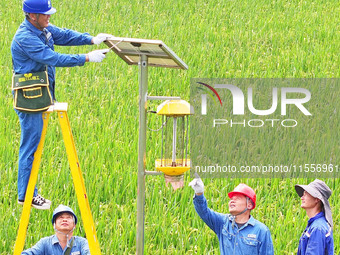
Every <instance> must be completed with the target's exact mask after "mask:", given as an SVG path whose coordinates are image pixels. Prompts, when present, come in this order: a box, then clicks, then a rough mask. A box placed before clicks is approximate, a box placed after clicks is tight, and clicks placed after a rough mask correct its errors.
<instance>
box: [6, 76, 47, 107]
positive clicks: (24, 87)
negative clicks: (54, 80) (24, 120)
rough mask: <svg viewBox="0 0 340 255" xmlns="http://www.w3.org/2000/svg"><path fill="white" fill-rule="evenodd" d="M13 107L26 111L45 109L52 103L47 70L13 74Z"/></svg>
mask: <svg viewBox="0 0 340 255" xmlns="http://www.w3.org/2000/svg"><path fill="white" fill-rule="evenodd" d="M12 90H13V94H14V102H13V105H14V108H15V109H17V110H19V111H22V112H26V113H38V112H44V111H46V110H47V109H48V108H49V107H50V106H51V105H52V104H53V100H52V96H51V93H50V89H49V81H48V75H47V70H45V71H42V72H35V73H25V74H13V78H12Z"/></svg>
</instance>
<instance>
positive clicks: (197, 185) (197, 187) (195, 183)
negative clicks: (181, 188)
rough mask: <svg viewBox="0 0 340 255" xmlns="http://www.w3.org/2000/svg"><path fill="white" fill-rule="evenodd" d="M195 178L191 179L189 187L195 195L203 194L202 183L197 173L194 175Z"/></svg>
mask: <svg viewBox="0 0 340 255" xmlns="http://www.w3.org/2000/svg"><path fill="white" fill-rule="evenodd" d="M195 176H196V178H195V179H193V180H192V181H191V182H190V183H189V186H190V187H191V188H193V190H194V191H195V193H196V194H200V193H203V192H204V183H203V181H202V179H201V178H200V177H199V175H198V174H197V173H195Z"/></svg>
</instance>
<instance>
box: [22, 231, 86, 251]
mask: <svg viewBox="0 0 340 255" xmlns="http://www.w3.org/2000/svg"><path fill="white" fill-rule="evenodd" d="M71 240H72V239H71ZM71 240H70V242H69V245H70V243H71ZM66 249H67V246H66V247H65V249H64V250H63V249H62V248H61V246H60V244H59V240H58V238H57V236H56V235H53V236H49V237H44V238H42V239H40V240H39V242H37V244H36V245H34V246H33V247H32V248H30V249H28V250H25V251H23V252H22V253H21V255H63V254H64V253H65V251H66ZM89 254H90V249H89V244H88V242H87V240H86V239H85V238H83V237H79V236H75V237H74V241H73V246H72V249H71V254H70V255H89Z"/></svg>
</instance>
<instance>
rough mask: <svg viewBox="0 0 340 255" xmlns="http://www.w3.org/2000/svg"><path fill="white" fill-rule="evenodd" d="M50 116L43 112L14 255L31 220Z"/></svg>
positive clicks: (23, 241)
mask: <svg viewBox="0 0 340 255" xmlns="http://www.w3.org/2000/svg"><path fill="white" fill-rule="evenodd" d="M49 116H50V113H49V112H44V113H43V114H42V117H43V123H44V124H43V130H42V133H41V138H40V142H39V145H38V147H37V151H36V152H35V153H34V160H33V164H32V170H31V175H30V179H29V181H28V186H27V190H26V195H25V202H24V207H23V209H22V213H21V218H20V225H19V229H18V234H17V239H16V242H15V246H14V255H20V254H21V252H22V251H23V249H24V245H25V239H26V232H27V227H28V222H29V218H30V213H31V206H32V199H33V194H34V187H35V184H36V183H37V179H38V172H39V166H40V162H41V155H42V151H43V147H44V142H45V136H46V132H47V125H48V119H49Z"/></svg>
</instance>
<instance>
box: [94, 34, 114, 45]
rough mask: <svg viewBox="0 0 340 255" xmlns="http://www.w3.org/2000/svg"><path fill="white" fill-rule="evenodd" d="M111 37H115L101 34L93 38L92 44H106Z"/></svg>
mask: <svg viewBox="0 0 340 255" xmlns="http://www.w3.org/2000/svg"><path fill="white" fill-rule="evenodd" d="M109 37H113V35H110V34H104V33H100V34H98V35H97V36H95V37H93V38H92V43H93V44H101V43H102V42H104V41H105V40H106V39H107V38H109Z"/></svg>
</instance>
